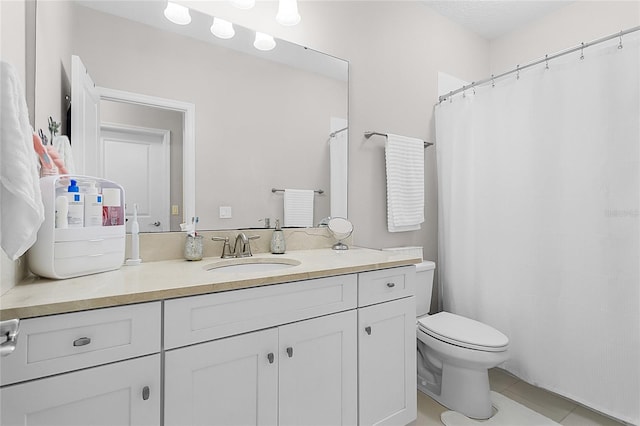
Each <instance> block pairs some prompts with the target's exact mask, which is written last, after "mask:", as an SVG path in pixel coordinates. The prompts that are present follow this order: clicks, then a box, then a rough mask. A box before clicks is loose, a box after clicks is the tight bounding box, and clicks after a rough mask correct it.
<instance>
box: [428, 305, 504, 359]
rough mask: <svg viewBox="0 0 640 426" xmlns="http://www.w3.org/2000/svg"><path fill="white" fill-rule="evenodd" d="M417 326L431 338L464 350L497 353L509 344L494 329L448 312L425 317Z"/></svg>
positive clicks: (502, 335)
mask: <svg viewBox="0 0 640 426" xmlns="http://www.w3.org/2000/svg"><path fill="white" fill-rule="evenodd" d="M418 325H419V327H420V329H421V330H422V331H424V332H425V333H427V334H428V335H430V336H431V337H434V338H436V339H439V340H442V341H445V342H448V343H451V344H454V345H457V346H462V347H465V348H470V349H478V350H483V351H491V352H499V351H504V350H506V347H507V345H508V344H509V338H508V337H507V336H505V335H504V334H502V333H500V332H499V331H498V330H496V329H495V328H493V327H491V326H488V325H487V324H483V323H481V322H478V321H474V320H472V319H469V318H465V317H461V316H460V315H455V314H452V313H449V312H439V313H437V314H434V315H428V316H425V317H423V318H421V319H420V320H419V321H418Z"/></svg>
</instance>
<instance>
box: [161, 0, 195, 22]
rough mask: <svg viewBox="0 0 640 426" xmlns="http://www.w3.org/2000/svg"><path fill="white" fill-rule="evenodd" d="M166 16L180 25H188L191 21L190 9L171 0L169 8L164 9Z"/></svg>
mask: <svg viewBox="0 0 640 426" xmlns="http://www.w3.org/2000/svg"><path fill="white" fill-rule="evenodd" d="M164 16H165V17H166V18H167V19H168V20H170V21H171V22H173V23H174V24H178V25H187V24H188V23H189V22H191V15H189V9H188V8H186V7H184V6H182V5H179V4H176V3H172V2H170V1H168V2H167V8H166V9H165V10H164Z"/></svg>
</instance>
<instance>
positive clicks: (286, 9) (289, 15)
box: [276, 0, 300, 26]
mask: <svg viewBox="0 0 640 426" xmlns="http://www.w3.org/2000/svg"><path fill="white" fill-rule="evenodd" d="M276 21H278V23H279V24H280V25H286V26H292V25H297V24H298V22H300V14H299V13H298V2H297V0H280V1H279V3H278V14H277V15H276Z"/></svg>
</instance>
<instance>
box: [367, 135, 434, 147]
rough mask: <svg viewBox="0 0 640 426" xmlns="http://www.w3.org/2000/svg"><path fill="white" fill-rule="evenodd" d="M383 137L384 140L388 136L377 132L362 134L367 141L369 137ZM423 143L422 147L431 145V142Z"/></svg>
mask: <svg viewBox="0 0 640 426" xmlns="http://www.w3.org/2000/svg"><path fill="white" fill-rule="evenodd" d="M374 135H375V136H384V137H385V138H386V137H388V136H389V135H387V134H386V133H379V132H364V137H365V138H367V139H369V138H370V137H371V136H374ZM422 142H424V147H425V148H426V147H428V146H431V145H433V142H427V141H422Z"/></svg>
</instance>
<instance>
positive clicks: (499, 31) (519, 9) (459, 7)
mask: <svg viewBox="0 0 640 426" xmlns="http://www.w3.org/2000/svg"><path fill="white" fill-rule="evenodd" d="M423 1H424V3H425V4H426V5H427V6H429V7H431V8H432V9H434V10H435V11H436V12H438V13H439V14H441V15H442V16H444V17H446V18H449V19H451V20H452V21H454V22H457V23H459V24H461V25H462V26H463V27H465V28H467V29H469V30H470V31H473V32H474V33H476V34H478V35H479V36H481V37H483V38H485V39H487V40H493V39H495V38H498V37H501V36H503V35H505V34H508V33H510V32H511V31H513V30H515V29H517V28H519V27H522V26H525V25H527V24H529V23H531V22H533V21H535V20H536V19H539V18H542V17H543V16H545V15H546V14H548V13H550V12H553V11H554V10H557V9H560V8H561V7H564V6H566V5H568V4H570V3H573V1H564V0H540V1H531V0H501V1H495V0H423Z"/></svg>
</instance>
